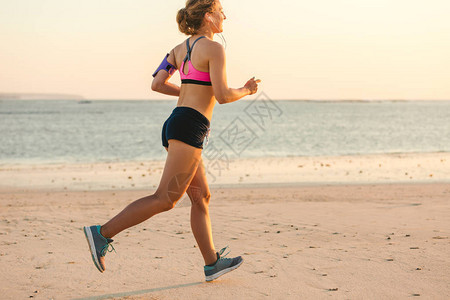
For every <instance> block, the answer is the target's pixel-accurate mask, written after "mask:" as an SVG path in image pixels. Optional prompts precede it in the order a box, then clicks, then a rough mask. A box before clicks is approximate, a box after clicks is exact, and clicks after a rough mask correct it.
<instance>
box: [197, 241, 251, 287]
mask: <svg viewBox="0 0 450 300" xmlns="http://www.w3.org/2000/svg"><path fill="white" fill-rule="evenodd" d="M227 248H228V246H226V247H225V248H223V249H222V250H220V251H219V252H217V261H216V263H215V264H214V265H209V266H205V267H204V270H205V277H206V281H213V280H215V279H217V278H219V277H220V276H222V275H223V274H226V273H228V272H230V271H233V270H235V269H237V268H238V267H239V266H240V265H241V264H242V263H243V262H244V260H243V259H242V257H240V256H238V257H235V258H225V256H227V255H228V253H230V252H227V253H226V254H225V255H223V253H224V252H225V250H226V249H227Z"/></svg>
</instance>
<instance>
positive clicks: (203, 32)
mask: <svg viewBox="0 0 450 300" xmlns="http://www.w3.org/2000/svg"><path fill="white" fill-rule="evenodd" d="M225 19H226V16H225V14H224V12H223V8H222V5H221V3H220V1H219V0H188V1H186V7H185V8H182V9H180V10H179V11H178V14H177V23H178V28H179V30H180V31H181V32H182V33H184V34H186V35H188V36H189V38H188V39H187V40H186V41H183V42H182V43H181V44H179V45H177V46H176V47H175V48H173V49H172V50H171V51H170V52H169V53H168V54H167V55H166V57H165V58H164V60H163V61H162V63H161V65H160V66H159V67H158V69H157V70H156V71H155V73H154V74H153V77H154V79H153V82H152V90H154V91H157V92H160V93H162V94H166V95H172V96H177V97H179V98H178V102H177V106H176V107H175V109H174V110H173V111H172V114H171V115H170V116H169V118H168V119H167V120H166V122H165V123H164V125H163V127H162V144H163V146H164V147H165V148H166V150H167V151H168V154H167V159H166V163H165V166H164V171H163V174H162V177H161V181H160V183H159V186H158V188H157V190H156V191H155V192H154V194H152V195H149V196H147V197H144V198H141V199H138V200H136V201H134V202H132V203H131V204H129V205H128V206H127V207H125V209H124V210H122V211H121V212H120V213H119V214H118V215H116V216H115V217H114V218H112V219H111V220H109V221H108V222H107V223H105V224H104V225H102V226H100V225H94V226H90V227H84V228H83V229H84V233H85V235H86V239H87V241H88V244H89V249H90V251H91V254H92V259H93V261H94V264H95V266H96V267H97V269H98V270H99V271H100V272H104V271H105V255H106V253H107V252H108V251H109V249H110V247H112V245H111V243H112V242H113V240H112V239H111V238H112V237H114V236H115V235H117V234H118V233H119V232H121V231H123V230H125V229H127V228H130V227H132V226H135V225H137V224H139V223H141V222H144V221H145V220H147V219H149V218H150V217H152V216H154V215H156V214H159V213H161V212H165V211H168V210H170V209H172V208H173V207H174V206H175V204H176V203H177V201H178V200H179V199H180V198H181V197H182V196H183V195H184V193H186V192H187V194H188V196H189V198H190V200H191V203H192V207H191V228H192V233H193V234H194V237H195V239H196V241H197V244H198V246H199V249H200V251H201V254H202V256H203V259H204V261H205V266H204V272H205V279H206V281H212V280H214V279H217V278H218V277H220V276H222V275H223V274H225V273H228V272H230V271H232V270H234V269H236V268H238V267H239V266H240V265H241V264H242V262H243V260H242V257H240V256H238V257H234V258H225V257H224V256H225V255H226V254H228V253H226V254H224V252H225V249H226V247H225V248H223V249H222V250H220V251H218V252H216V249H215V247H214V242H213V237H212V230H211V220H210V217H209V208H208V204H209V201H210V198H211V194H210V190H209V187H208V182H207V180H206V173H205V167H204V164H203V160H202V149H203V141H204V139H205V137H206V138H207V136H208V134H209V130H210V120H211V117H212V114H213V109H214V105H215V103H216V100H217V102H219V103H220V104H225V103H231V102H234V101H237V100H239V99H241V98H243V97H245V96H247V95H252V94H255V93H256V92H257V90H258V83H259V82H260V80H255V77H253V78H251V79H250V80H248V81H247V83H246V84H245V85H244V86H243V87H241V88H238V89H234V88H230V87H228V84H227V76H226V68H225V49H224V47H223V46H222V45H221V44H219V43H217V42H215V41H213V37H214V34H217V33H221V32H222V31H223V27H222V24H223V21H224V20H225ZM176 70H178V71H179V72H180V76H181V86H177V85H175V84H173V83H170V82H168V81H169V79H170V77H171V76H172V75H173V73H174V72H175V71H176ZM112 249H114V248H112ZM111 251H112V250H111Z"/></svg>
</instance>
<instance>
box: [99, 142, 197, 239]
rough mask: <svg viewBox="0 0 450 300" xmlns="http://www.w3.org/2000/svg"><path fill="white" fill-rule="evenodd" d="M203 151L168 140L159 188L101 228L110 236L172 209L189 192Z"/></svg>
mask: <svg viewBox="0 0 450 300" xmlns="http://www.w3.org/2000/svg"><path fill="white" fill-rule="evenodd" d="M201 153H202V150H201V149H198V148H195V147H192V146H190V145H188V144H185V143H183V142H180V141H178V140H173V139H172V140H169V150H168V155H167V159H166V164H165V166H164V171H163V174H162V177H161V182H160V184H159V187H158V189H157V190H156V192H155V193H154V194H153V195H150V196H147V197H144V198H141V199H139V200H136V201H134V202H133V203H131V204H130V205H128V206H127V207H125V209H124V210H122V211H121V212H120V213H119V214H118V215H116V216H115V217H114V218H112V219H111V220H110V221H108V222H107V223H106V224H105V225H103V226H102V227H101V230H100V232H101V234H102V235H103V236H104V237H106V238H111V237H113V236H115V235H116V234H118V233H119V232H121V231H123V230H125V229H127V228H129V227H132V226H134V225H137V224H139V223H141V222H143V221H145V220H147V219H148V218H150V217H152V216H154V215H156V214H158V213H161V212H163V211H167V210H170V209H172V208H173V207H174V206H175V204H176V202H177V201H178V200H179V199H180V198H181V197H182V196H183V194H184V193H185V192H186V190H187V188H188V187H189V184H190V183H191V180H192V178H193V177H194V175H195V173H196V170H197V167H198V164H199V162H200V160H201Z"/></svg>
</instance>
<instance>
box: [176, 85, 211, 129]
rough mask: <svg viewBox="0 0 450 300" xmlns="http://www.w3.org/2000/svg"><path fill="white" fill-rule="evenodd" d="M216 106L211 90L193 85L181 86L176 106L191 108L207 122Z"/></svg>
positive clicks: (207, 87) (208, 87)
mask: <svg viewBox="0 0 450 300" xmlns="http://www.w3.org/2000/svg"><path fill="white" fill-rule="evenodd" d="M215 104H216V98H215V97H214V92H213V88H212V87H211V86H202V85H195V84H182V85H181V90H180V97H179V98H178V102H177V106H187V107H191V108H193V109H195V110H197V111H199V112H200V113H202V114H203V115H204V116H205V117H206V118H208V120H209V121H211V117H212V114H213V110H214V105H215Z"/></svg>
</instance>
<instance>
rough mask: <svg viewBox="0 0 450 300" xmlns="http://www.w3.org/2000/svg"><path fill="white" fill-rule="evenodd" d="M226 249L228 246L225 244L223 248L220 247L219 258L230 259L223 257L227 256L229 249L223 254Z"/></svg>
mask: <svg viewBox="0 0 450 300" xmlns="http://www.w3.org/2000/svg"><path fill="white" fill-rule="evenodd" d="M227 249H228V246H225V247H224V248H222V249H221V250H220V251H219V259H223V260H230V259H232V258H225V256H227V255H228V254H229V253H230V252H231V251H228V252H227V253H225V254H223V253H224V252H225V250H227Z"/></svg>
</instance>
